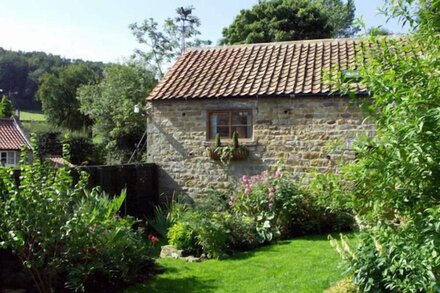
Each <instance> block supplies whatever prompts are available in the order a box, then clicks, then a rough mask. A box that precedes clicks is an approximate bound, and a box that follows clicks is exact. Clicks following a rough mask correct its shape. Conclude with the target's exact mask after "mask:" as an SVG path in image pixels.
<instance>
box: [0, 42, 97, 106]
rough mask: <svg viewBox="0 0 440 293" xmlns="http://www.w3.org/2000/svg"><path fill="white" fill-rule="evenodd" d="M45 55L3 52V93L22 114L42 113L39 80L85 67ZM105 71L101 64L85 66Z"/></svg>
mask: <svg viewBox="0 0 440 293" xmlns="http://www.w3.org/2000/svg"><path fill="white" fill-rule="evenodd" d="M83 62H85V61H82V60H71V59H66V58H62V57H60V56H57V55H52V54H47V53H44V52H22V51H11V50H4V49H2V48H0V89H2V90H3V93H4V94H7V95H8V96H9V98H10V99H11V101H12V102H13V104H14V106H15V107H16V108H18V109H20V110H40V109H41V105H40V103H38V101H36V99H35V97H36V93H37V90H38V86H39V79H40V78H41V76H42V75H43V74H45V73H53V71H54V70H55V69H56V68H59V67H67V66H68V65H70V64H77V63H83ZM85 63H87V64H93V65H94V66H98V67H103V66H104V64H103V63H101V62H88V61H87V62H85Z"/></svg>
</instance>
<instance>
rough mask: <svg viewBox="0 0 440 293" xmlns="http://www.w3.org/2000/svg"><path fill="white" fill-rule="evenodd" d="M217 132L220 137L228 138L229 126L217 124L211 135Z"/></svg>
mask: <svg viewBox="0 0 440 293" xmlns="http://www.w3.org/2000/svg"><path fill="white" fill-rule="evenodd" d="M217 133H219V134H220V137H224V138H230V137H229V126H218V127H217V131H216V132H215V133H214V134H213V136H215V135H216V134H217Z"/></svg>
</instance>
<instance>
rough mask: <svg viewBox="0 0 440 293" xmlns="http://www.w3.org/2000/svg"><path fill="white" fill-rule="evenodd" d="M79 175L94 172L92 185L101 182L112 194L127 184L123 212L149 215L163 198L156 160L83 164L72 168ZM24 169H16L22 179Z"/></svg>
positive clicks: (97, 184) (91, 176)
mask: <svg viewBox="0 0 440 293" xmlns="http://www.w3.org/2000/svg"><path fill="white" fill-rule="evenodd" d="M72 171H73V176H74V177H75V178H76V179H78V174H79V171H86V172H87V173H89V174H90V177H89V187H90V188H93V187H96V186H101V187H102V190H104V191H105V192H106V193H107V194H109V195H110V196H115V195H119V194H120V193H121V191H122V190H123V189H124V188H125V189H126V191H127V195H126V199H125V202H124V204H123V206H122V209H121V214H122V215H130V216H133V217H136V218H140V219H142V218H148V217H151V216H153V215H154V206H155V205H157V204H158V202H159V178H158V176H159V170H158V166H157V165H155V164H127V165H99V166H80V167H75V168H73V169H72ZM19 176H20V172H19V171H18V170H17V171H15V178H16V180H17V182H18V181H19Z"/></svg>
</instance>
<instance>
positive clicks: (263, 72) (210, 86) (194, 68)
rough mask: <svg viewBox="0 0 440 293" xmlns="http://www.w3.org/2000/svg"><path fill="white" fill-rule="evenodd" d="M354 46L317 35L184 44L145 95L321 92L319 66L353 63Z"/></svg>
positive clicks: (357, 44)
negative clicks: (212, 44)
mask: <svg viewBox="0 0 440 293" xmlns="http://www.w3.org/2000/svg"><path fill="white" fill-rule="evenodd" d="M360 47H361V42H360V41H357V40H355V39H334V40H333V39H323V40H308V41H293V42H282V43H267V44H251V45H237V46H224V47H214V48H203V49H190V50H188V51H186V52H185V53H184V54H182V56H181V57H180V58H179V59H178V60H177V62H176V63H175V64H174V66H172V67H171V69H170V70H169V71H168V73H167V74H166V75H165V77H164V78H163V79H162V80H161V81H160V82H159V84H158V85H157V86H156V87H155V89H154V90H153V91H152V92H151V94H150V95H149V97H148V99H149V100H159V99H180V98H187V99H190V98H219V97H246V96H256V95H258V96H268V95H270V96H277V95H327V94H331V93H332V91H333V90H334V89H332V88H331V86H329V85H328V84H326V83H325V82H324V81H325V76H324V75H325V74H326V73H325V72H327V73H328V72H329V71H330V70H334V69H337V70H338V71H342V70H344V69H348V68H353V67H355V65H356V64H355V61H356V58H357V56H359V55H362V50H361V48H360ZM358 88H359V87H358ZM359 92H365V89H362V88H359Z"/></svg>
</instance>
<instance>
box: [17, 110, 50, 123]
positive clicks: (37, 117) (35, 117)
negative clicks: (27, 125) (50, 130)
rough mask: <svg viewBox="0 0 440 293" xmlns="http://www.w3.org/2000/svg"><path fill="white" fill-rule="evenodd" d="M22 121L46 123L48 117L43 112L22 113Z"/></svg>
mask: <svg viewBox="0 0 440 293" xmlns="http://www.w3.org/2000/svg"><path fill="white" fill-rule="evenodd" d="M20 120H22V121H46V117H45V116H44V114H43V113H41V112H26V111H20Z"/></svg>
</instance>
